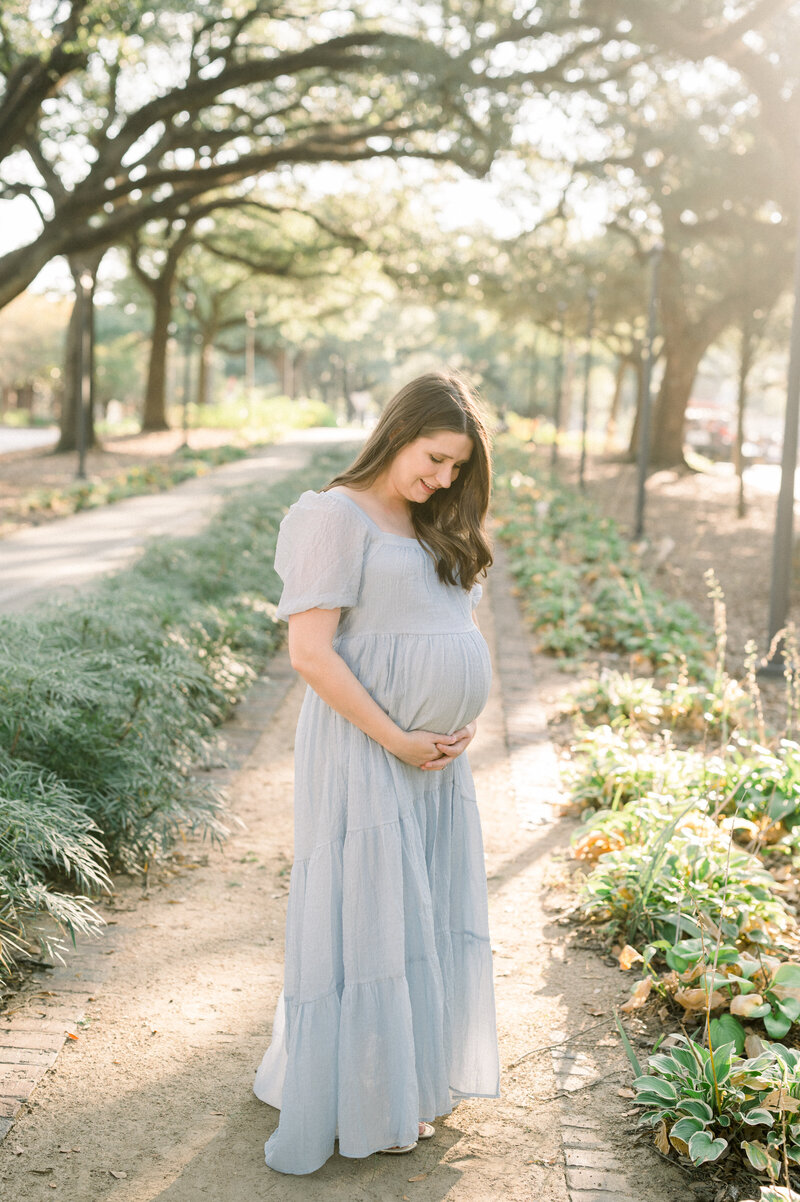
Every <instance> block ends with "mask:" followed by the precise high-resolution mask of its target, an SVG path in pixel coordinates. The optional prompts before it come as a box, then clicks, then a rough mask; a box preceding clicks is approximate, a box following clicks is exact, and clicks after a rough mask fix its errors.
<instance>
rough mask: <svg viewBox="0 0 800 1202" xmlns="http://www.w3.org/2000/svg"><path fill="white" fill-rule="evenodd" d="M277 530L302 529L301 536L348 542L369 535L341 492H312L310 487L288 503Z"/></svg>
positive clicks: (295, 530) (359, 516)
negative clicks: (314, 535)
mask: <svg viewBox="0 0 800 1202" xmlns="http://www.w3.org/2000/svg"><path fill="white" fill-rule="evenodd" d="M281 531H282V532H288V531H292V533H294V532H297V533H301V532H302V534H303V535H305V536H309V535H312V534H313V533H316V536H317V537H319V538H323V539H324V538H326V537H335V538H336V539H337V540H338V539H342V538H344V539H348V540H349V541H351V542H352V541H358V542H361V541H363V540H364V539H365V538H366V537H367V536H368V535H369V528H368V525H367V523H366V522H365V521H364V520H363V518H362V517H361V515H360V514H359V512H358V510H357V509H356V508H355V507H354V505H353V504H352V503H350V502H349V501H348V500H347V499H346V497H345V496H344V494H342V493H336V492H333V491H330V492H315V491H314V489H313V488H309V489H306V491H305V492H302V493H301V494H300V496H299V497H298V498H297V500H296V501H295V502H294V504H292V505H290V506H289V509H288V510H287V511H286V514H285V515H284V518H283V520H282V522H281Z"/></svg>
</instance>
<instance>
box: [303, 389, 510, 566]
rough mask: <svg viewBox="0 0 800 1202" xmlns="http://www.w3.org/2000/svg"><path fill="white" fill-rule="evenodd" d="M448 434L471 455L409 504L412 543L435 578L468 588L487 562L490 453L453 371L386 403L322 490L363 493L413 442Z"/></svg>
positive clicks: (480, 417) (472, 397) (471, 397)
mask: <svg viewBox="0 0 800 1202" xmlns="http://www.w3.org/2000/svg"><path fill="white" fill-rule="evenodd" d="M439 430H453V431H454V432H455V433H457V434H466V435H467V437H468V438H470V439H471V440H472V454H471V455H470V457H469V459H468V460H467V462H466V463H465V464H464V465H463V466H462V467H461V470H460V471H459V473H458V475H457V477H456V479H455V480H454V481H453V483H452V484H451V485H450V487H449V488H439V489H437V490H436V492H435V493H434V494H433V496H432V497H431V498H430V499H429V500H427V501H422V502H411V521H412V524H413V526H414V533H415V534H416V537H417V540H418V541H419V542H420V543H421V544H422V545H423V546H424V547H425V549H426V550H427V551H428V553H429V554H430V555H431V556H432V557H433V560H434V562H435V564H436V571H437V573H438V575H439V579H440V580H442V581H443V582H444V583H445V584H461V585H462V586H463V588H465V589H469V588H471V587H472V585H473V584H474V582H475V579H476V577H477V576H478V575H479V574H480V573H481V572H485V570H486V568H488V567H489V565H490V564H491V563H492V552H491V548H490V546H489V539H488V536H487V534H486V530H485V528H484V522H485V520H486V511H487V510H488V508H489V496H490V493H491V480H492V469H491V449H490V446H489V435H488V433H487V430H486V418H485V417H484V414H483V413H482V411H481V408H480V404H479V401H478V397H477V393H476V391H475V389H474V388H473V386H472V385H471V384H470V383H469V381H468V380H467V379H466V378H465V377H464V376H462V375H461V374H460V373H459V372H456V371H437V372H429V373H428V374H427V375H424V376H418V377H417V378H416V379H415V380H412V381H411V382H410V383H409V384H406V385H405V387H404V388H401V389H400V391H399V392H398V393H396V395H395V396H393V397H392V399H391V400H390V401H389V403H388V405H387V406H386V408H385V409H384V411H383V413H382V414H381V416H380V419H379V420H378V423H377V425H376V426H375V429H374V430H373V431H372V433H371V434H370V436H369V438H368V439H367V441H366V442H365V443H364V446H363V448H362V450H361V453H360V454H359V455H358V457H357V458H356V459H355V460H354V461H353V463H351V465H350V467H349V468H347V470H346V471H344V472H342V474H341V475H339V476H335V477H334V478H333V480H331V481H330V483H329V484H327V485H326V486H325V488H324V489H323V490H322V491H323V492H327V490H328V489H329V488H333V486H334V485H336V484H345V485H348V486H349V487H350V488H354V489H358V490H362V489H367V488H369V486H370V485H371V484H372V483H373V482H374V481H375V480H376V479H377V477H378V476H379V475H380V474H381V472H383V471H384V470H385V469H386V468H387V467H388V466H389V464H390V463H391V462H392V460H393V459H394V457H395V455H396V454H397V452H398V451H400V450H402V448H403V447H405V446H408V444H409V443H410V442H414V440H415V439H417V438H425V437H430V435H432V434H435V433H436V432H437V431H439Z"/></svg>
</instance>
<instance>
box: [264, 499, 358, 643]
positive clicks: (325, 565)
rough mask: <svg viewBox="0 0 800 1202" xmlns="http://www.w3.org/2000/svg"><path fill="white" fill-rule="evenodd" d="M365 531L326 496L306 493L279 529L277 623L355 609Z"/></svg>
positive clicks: (348, 510) (349, 512) (354, 516)
mask: <svg viewBox="0 0 800 1202" xmlns="http://www.w3.org/2000/svg"><path fill="white" fill-rule="evenodd" d="M367 538H368V531H367V527H366V524H365V523H364V522H363V521H361V519H360V518H359V516H358V514H357V513H355V512H353V510H352V507H351V506H349V505H343V504H342V503H341V502H340V501H339V500H337V498H336V496H335V495H333V494H330V493H316V492H314V491H313V490H309V491H308V492H304V493H302V494H301V496H300V497H299V498H298V499H297V501H295V503H294V505H292V506H291V508H290V509H289V511H288V513H287V514H286V516H285V517H284V519H283V521H282V522H281V524H280V529H279V531H278V541H277V545H276V547H275V571H276V572H277V573H278V575H279V576H280V578H281V580H282V581H283V592H282V593H281V599H280V602H279V603H278V609H277V612H276V617H278V618H282V619H284V620H286V619H287V618H288V617H289V615H290V614H296V613H302V612H303V611H304V610H307V609H339V608H344V607H346V606H350V605H355V603H356V601H357V600H358V594H359V590H360V588H361V570H362V566H363V562H364V552H365V548H366V541H367Z"/></svg>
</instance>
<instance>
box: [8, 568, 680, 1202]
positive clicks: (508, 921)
mask: <svg viewBox="0 0 800 1202" xmlns="http://www.w3.org/2000/svg"><path fill="white" fill-rule="evenodd" d="M479 617H480V620H481V625H482V628H483V630H484V633H485V634H486V637H487V639H488V640H489V642H490V645H491V647H492V653H493V660H494V663H495V668H496V672H495V682H494V686H493V690H492V695H491V698H490V702H489V705H488V707H487V709H486V711H485V713H484V715H483V717H482V719H481V722H480V724H479V727H480V730H479V736H478V738H477V739H476V742H475V743H474V744H473V748H472V749H471V755H470V759H471V762H472V766H473V770H474V774H475V779H476V785H477V790H478V797H479V799H480V805H481V812H482V816H483V824H484V837H485V844H486V856H487V872H488V877H489V890H490V906H491V914H490V920H491V929H492V935H493V945H494V951H495V973H496V987H497V1004H498V1020H499V1031H500V1046H501V1065H502V1069H503V1079H502V1097H501V1098H500V1099H499V1100H496V1101H494V1100H493V1101H479V1100H469V1101H466V1102H463V1103H462V1104H461V1105H460V1106H459V1107H458V1108H457V1109H456V1110H455V1111H454V1112H453V1114H452V1115H450V1116H449V1117H448V1118H447V1119H446V1120H443V1121H442V1122H440V1123H439V1124H438V1129H437V1136H436V1138H435V1139H433V1140H431V1141H430V1142H428V1143H426V1144H423V1145H420V1147H419V1149H418V1150H417V1151H416V1152H414V1153H413V1154H411V1155H409V1156H405V1157H395V1158H389V1157H381V1156H374V1157H370V1158H369V1159H368V1160H365V1161H352V1160H346V1159H343V1158H341V1157H339V1156H338V1154H337V1155H336V1156H334V1157H332V1158H331V1160H330V1161H328V1163H327V1164H326V1165H325V1166H324V1167H323V1168H322V1169H321V1170H320V1171H319V1172H317V1173H315V1174H313V1175H312V1176H310V1177H303V1178H290V1177H284V1176H282V1175H280V1174H276V1173H273V1172H271V1171H270V1170H268V1169H267V1168H266V1167H265V1165H264V1163H263V1143H264V1140H265V1138H266V1137H267V1135H268V1134H269V1133H270V1131H271V1130H272V1129H273V1127H274V1125H275V1123H276V1121H277V1112H275V1111H274V1110H272V1109H271V1108H269V1107H267V1106H265V1105H264V1104H263V1103H261V1102H259V1101H258V1100H257V1099H256V1098H255V1097H254V1095H253V1094H252V1092H251V1083H252V1078H253V1073H254V1070H255V1068H256V1066H257V1064H258V1063H259V1060H260V1058H261V1055H262V1053H263V1050H264V1048H265V1046H266V1044H267V1042H268V1035H269V1030H268V1024H269V1022H270V1021H271V1016H272V1013H273V1008H274V1004H275V1000H276V997H277V994H278V992H279V989H280V986H281V981H282V961H283V948H282V939H283V926H284V918H285V907H286V892H287V880H288V868H289V865H290V860H291V854H292V813H291V794H292V741H293V736H294V729H295V723H296V718H297V712H298V708H299V705H300V701H301V698H302V692H303V686H302V684H301V683H300V682H298V681H296V680H294V678H293V676H292V673H291V671H290V669H289V668H288V666H287V663H286V660H285V657H283V656H279V657H278V658H277V659H276V660H275V661H274V663H273V665H272V668H271V673H270V674H271V676H272V677H273V684H272V688H273V693H274V699H273V702H272V703H271V704H270V705H268V706H267V707H266V708H265V706H264V704H263V703H261V702H260V701H259V699H258V697H259V694H258V689H256V690H255V692H254V694H253V697H252V698H250V699H248V700H247V701H245V703H244V704H243V706H242V707H240V710H239V713H238V714H237V717H236V719H235V721H234V722H232V723H230V724H228V726H227V727H226V728H225V733H226V736H227V737H228V738H229V739H230V740H231V741H232V742H235V741H236V740H237V738H239V737H240V736H241V737H245V736H246V732H247V729H248V728H250V729H251V730H252V729H260V730H261V731H262V733H261V735H260V737H259V738H258V740H257V742H256V743H255V746H254V747H253V749H252V751H251V753H250V754H249V757H248V758H247V760H246V762H245V763H244V765H243V767H242V768H241V770H240V771H239V772H238V773H237V774H236V775H235V776H234V777H233V780H232V782H231V787H232V804H233V808H234V810H235V812H236V813H237V814H238V815H239V816H240V818H241V819H242V820H243V822H244V823H245V829H243V830H239V831H237V832H236V833H235V834H234V835H233V836H232V837H231V839H230V840H229V842H228V843H227V845H226V846H225V848H224V849H222V850H219V849H211V850H209V849H206V848H203V847H199V846H196V845H195V846H192V847H190V848H188V849H187V853H186V861H185V863H184V865H183V867H179V868H178V870H177V871H176V873H175V874H174V875H173V876H171V877H169V876H164V877H163V878H162V879H160V880H158V881H151V882H150V886H149V890H148V891H147V894H146V896H143V895H142V894H143V888H142V883H141V882H137V881H130V880H123V881H120V883H119V891H118V893H117V895H116V898H115V900H114V905H113V907H108V908H107V911H106V915H107V917H108V918H109V919H110V920H112V921H113V922H114V923H115V925H113V926H111V927H109V929H108V931H107V932H106V934H105V936H104V942H103V946H102V949H101V950H102V952H104V953H105V954H106V955H107V957H108V959H107V963H108V965H109V967H108V972H107V977H106V980H105V982H104V983H103V985H102V986H101V988H100V989H99V991H97V994H96V997H95V1000H94V1001H92V1002H91V1003H90V1005H89V1007H88V1009H87V1012H86V1021H85V1022H84V1024H83V1026H82V1028H81V1031H80V1036H79V1039H78V1040H77V1041H69V1042H68V1044H67V1046H66V1047H65V1048H64V1050H63V1051H62V1053H61V1055H60V1056H59V1059H58V1061H57V1064H56V1066H55V1068H54V1069H53V1070H52V1071H50V1072H49V1073H47V1074H46V1075H45V1076H44V1078H43V1079H42V1081H41V1083H40V1084H39V1086H38V1088H37V1090H36V1092H35V1094H34V1095H33V1097H32V1099H31V1103H32V1104H31V1105H30V1106H29V1107H28V1108H27V1110H26V1112H24V1113H23V1114H22V1115H21V1117H20V1118H19V1119H18V1121H17V1123H16V1125H15V1127H14V1128H13V1130H12V1132H11V1134H10V1135H9V1136H8V1138H7V1139H6V1140H5V1141H4V1143H3V1144H2V1145H0V1196H3V1197H8V1198H9V1199H11V1198H13V1199H15V1202H40V1200H41V1199H45V1198H56V1199H59V1198H60V1199H63V1200H64V1202H105V1200H106V1199H109V1200H113V1202H156V1200H158V1202H201V1200H202V1199H210V1200H212V1202H254V1200H256V1199H260V1198H275V1199H281V1200H283V1199H287V1200H289V1199H303V1202H306V1200H309V1202H313V1200H314V1199H321V1200H329V1199H335V1198H341V1199H346V1200H347V1202H402V1200H403V1199H409V1200H412V1199H415V1200H418V1202H442V1200H445V1199H446V1200H448V1202H449V1200H454V1202H484V1200H488V1199H504V1200H508V1202H534V1200H536V1202H568V1200H570V1199H571V1202H597V1199H598V1198H599V1197H605V1198H608V1199H610V1198H612V1197H613V1198H614V1199H615V1202H625V1200H629V1199H635V1202H670V1200H671V1199H673V1198H674V1199H678V1198H682V1197H683V1196H684V1194H685V1187H684V1186H683V1184H682V1182H680V1181H678V1182H676V1181H675V1177H674V1176H673V1174H672V1173H671V1171H670V1169H669V1166H662V1165H661V1163H660V1162H658V1161H656V1160H655V1159H654V1157H653V1156H652V1154H651V1153H647V1152H642V1151H631V1149H630V1147H629V1141H628V1138H627V1135H626V1134H625V1132H624V1130H623V1129H622V1127H621V1126H620V1123H624V1122H625V1121H626V1120H625V1119H624V1118H622V1117H620V1116H621V1106H622V1105H624V1104H625V1103H621V1102H620V1099H619V1098H618V1097H617V1090H618V1089H619V1087H620V1085H622V1084H624V1083H626V1078H627V1072H626V1068H625V1064H624V1061H623V1059H622V1057H621V1053H620V1050H619V1046H618V1043H617V1040H616V1036H614V1035H613V1034H612V1033H611V1028H610V1025H609V1022H608V1019H609V1014H610V1009H609V1007H610V1006H611V1004H612V1003H613V1002H615V1001H620V1000H622V999H623V998H624V996H626V991H625V988H624V986H625V982H624V981H621V980H620V978H621V974H620V973H619V971H618V969H615V968H610V967H608V966H606V965H605V964H603V963H602V962H601V961H600V960H598V959H597V958H596V957H595V956H594V955H593V954H592V953H591V952H588V951H586V950H583V949H581V948H580V947H578V946H576V945H575V944H574V940H571V939H569V938H568V928H566V927H565V926H563V925H560V924H558V922H557V921H556V919H557V917H558V906H559V903H560V901H562V900H563V899H562V898H561V895H560V893H559V886H560V884H561V883H562V881H563V878H564V871H565V870H564V866H563V857H564V849H565V847H566V846H567V843H568V839H569V835H570V833H571V830H572V828H573V824H571V823H570V822H564V821H562V822H554V821H553V815H552V811H551V809H550V806H549V805H548V802H549V801H550V800H551V798H552V792H553V781H552V774H551V771H550V767H551V765H550V760H549V758H548V757H550V756H551V755H552V748H551V747H550V744H549V742H548V740H547V737H546V731H545V729H544V726H543V723H544V717H545V710H546V706H547V705H548V704H549V703H550V702H552V701H554V700H555V699H556V698H557V697H558V695H559V694H560V693H562V692H563V690H564V688H565V686H566V685H568V684H571V683H572V681H571V680H570V678H567V677H565V676H563V675H561V674H560V673H558V672H557V671H556V670H555V669H554V668H553V667H552V666H551V665H550V664H548V663H547V661H544V660H538V661H537V674H536V678H535V679H533V680H532V679H531V678H530V675H529V673H528V672H527V670H526V669H525V664H524V662H523V659H524V656H525V655H527V654H529V652H528V651H527V649H526V647H525V646H523V641H524V640H525V638H526V636H525V635H524V634H523V633H522V631H521V627H520V625H519V618H518V615H517V613H516V607H515V603H514V602H513V600H512V598H511V597H510V593H509V590H508V580H507V578H506V577H505V576H504V574H503V571H502V567H501V566H499V567H498V568H496V569H495V570H494V572H493V575H492V579H491V584H490V587H489V589H487V598H486V599H485V600H484V602H483V603H482V605H481V608H480V610H479ZM267 719H268V720H267ZM36 988H37V986H36V984H35V983H32V984H31V986H30V987H29V991H28V994H27V996H24V997H23V998H21V999H19V1001H18V1002H17V1005H18V1006H22V1007H23V1009H24V1008H25V1007H30V1008H33V1009H37V1008H38V1010H39V1011H40V1012H41V1008H42V1006H43V1005H44V1006H45V1007H46V1005H47V1002H48V999H46V998H43V997H42V996H41V994H39V995H37V994H36V993H35V990H36ZM38 988H39V989H41V988H42V986H41V983H40V984H39V985H38ZM56 1001H57V999H56ZM582 1032H585V1033H584V1034H581V1033H582ZM567 1037H571V1040H572V1042H570V1043H569V1044H566V1045H562V1046H561V1047H557V1048H556V1049H555V1050H554V1051H551V1048H550V1045H552V1044H561V1041H563V1040H564V1039H565V1038H567ZM537 1049H539V1050H537ZM565 1052H566V1053H567V1055H566V1057H565V1055H564V1053H565ZM574 1057H577V1059H576V1058H574ZM563 1098H566V1102H564V1101H562V1099H563ZM628 1121H629V1120H628ZM576 1132H577V1136H576V1135H575V1133H576ZM565 1144H566V1153H565V1148H564V1145H565ZM565 1155H566V1161H567V1164H566V1165H565ZM643 1157H644V1163H645V1165H646V1171H645V1177H646V1184H644V1185H642V1184H641V1181H642V1179H643V1178H642V1161H643ZM609 1173H611V1176H609ZM604 1175H605V1176H604ZM634 1175H635V1176H636V1177H638V1178H639V1183H638V1184H637V1186H636V1188H635V1189H630V1188H628V1187H627V1181H628V1180H629V1179H631V1178H632V1177H633V1176H634ZM603 1181H605V1184H603ZM609 1182H611V1183H612V1184H611V1186H609ZM598 1188H600V1189H602V1190H606V1189H609V1188H612V1192H610V1193H604V1194H598V1193H597V1192H596V1191H597V1189H598ZM3 1191H5V1192H3Z"/></svg>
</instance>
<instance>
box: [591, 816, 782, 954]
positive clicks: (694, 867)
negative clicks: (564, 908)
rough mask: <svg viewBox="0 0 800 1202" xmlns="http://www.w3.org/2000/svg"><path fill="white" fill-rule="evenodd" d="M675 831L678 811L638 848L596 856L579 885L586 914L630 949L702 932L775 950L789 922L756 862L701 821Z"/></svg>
mask: <svg viewBox="0 0 800 1202" xmlns="http://www.w3.org/2000/svg"><path fill="white" fill-rule="evenodd" d="M690 812H691V810H690V808H689V809H688V810H687V811H686V817H687V818H688V816H689V813H690ZM680 823H681V812H680V811H679V812H678V814H676V816H675V817H674V818H673V819H672V820H671V821H670V822H669V823H668V824H667V825H665V826H663V827H661V828H655V829H653V830H651V831H649V832H648V833H647V835H646V838H645V839H644V841H643V842H642V843H640V844H635V845H630V846H625V847H621V848H619V849H617V850H614V851H609V852H606V853H605V854H603V855H601V856H600V858H599V860H598V862H597V864H596V866H595V867H594V868H593V870H592V871H591V872H590V873H589V875H588V877H587V878H586V880H585V882H584V885H583V894H584V900H583V910H584V912H585V913H586V914H587V915H589V916H590V917H591V918H593V919H594V920H595V921H596V922H598V923H601V924H602V926H603V928H604V929H605V931H606V933H607V934H608V935H609V936H612V937H622V938H623V939H624V942H626V943H630V944H633V945H634V946H636V945H638V946H641V944H642V943H644V942H653V941H655V940H659V939H666V940H669V941H670V942H672V943H674V942H675V941H676V940H677V939H678V938H679V937H680V935H681V934H683V935H688V936H695V937H699V936H700V935H701V934H703V928H705V930H706V931H718V932H720V933H721V936H722V938H723V939H724V940H726V941H728V942H731V943H735V944H736V945H737V946H740V947H743V946H745V944H759V945H761V946H764V947H775V946H777V945H778V944H779V943H780V941H781V938H782V936H783V933H784V932H785V931H787V930H788V929H789V928H790V926H792V925H793V922H794V920H793V917H792V915H791V914H790V912H789V910H788V908H787V906H786V904H785V902H784V901H783V900H782V899H781V898H780V897H779V896H777V895H776V894H775V892H774V889H775V881H774V879H773V877H772V876H771V874H770V873H769V872H768V871H767V870H766V869H765V868H764V867H763V865H762V864H761V862H760V860H758V859H757V858H756V857H755V856H752V855H750V854H749V853H748V852H745V851H742V850H740V849H738V848H736V847H733V846H731V844H730V839H729V838H728V837H727V836H726V835H725V834H724V832H723V831H721V830H720V829H719V827H717V826H716V825H715V824H714V823H713V822H711V820H710V819H708V818H706V817H705V816H704V815H697V816H696V823H698V824H700V825H699V826H698V828H696V829H681V828H680Z"/></svg>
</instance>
